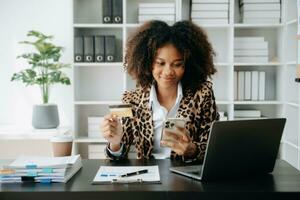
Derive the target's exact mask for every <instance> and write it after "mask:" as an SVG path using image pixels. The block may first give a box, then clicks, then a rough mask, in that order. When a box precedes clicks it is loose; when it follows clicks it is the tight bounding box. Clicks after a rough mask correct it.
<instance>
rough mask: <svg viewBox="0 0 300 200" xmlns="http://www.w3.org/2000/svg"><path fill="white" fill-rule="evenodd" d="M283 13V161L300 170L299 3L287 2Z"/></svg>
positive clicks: (294, 1)
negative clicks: (297, 70) (285, 120)
mask: <svg viewBox="0 0 300 200" xmlns="http://www.w3.org/2000/svg"><path fill="white" fill-rule="evenodd" d="M283 13H284V16H285V23H284V27H283V32H284V39H283V45H284V49H286V51H285V52H284V58H285V60H284V61H285V62H284V63H285V65H284V75H283V76H284V81H283V84H282V86H283V88H284V94H283V95H284V97H285V98H284V99H285V104H284V116H285V117H286V118H287V123H286V127H285V131H284V137H283V139H282V144H283V151H282V152H283V153H282V157H283V159H285V160H287V161H288V162H289V163H290V164H292V165H293V166H294V167H296V168H298V169H299V170H300V125H299V122H300V96H299V95H300V87H299V86H300V85H299V83H297V82H295V77H296V65H297V63H299V58H297V53H298V51H299V47H298V41H297V29H298V17H297V1H296V0H293V1H287V0H286V1H285V4H284V8H283Z"/></svg>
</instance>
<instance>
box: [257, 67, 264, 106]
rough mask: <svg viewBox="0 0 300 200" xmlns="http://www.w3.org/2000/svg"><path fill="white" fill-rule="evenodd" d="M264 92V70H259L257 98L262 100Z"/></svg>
mask: <svg viewBox="0 0 300 200" xmlns="http://www.w3.org/2000/svg"><path fill="white" fill-rule="evenodd" d="M265 93H266V72H264V71H260V72H259V89H258V100H260V101H264V100H265Z"/></svg>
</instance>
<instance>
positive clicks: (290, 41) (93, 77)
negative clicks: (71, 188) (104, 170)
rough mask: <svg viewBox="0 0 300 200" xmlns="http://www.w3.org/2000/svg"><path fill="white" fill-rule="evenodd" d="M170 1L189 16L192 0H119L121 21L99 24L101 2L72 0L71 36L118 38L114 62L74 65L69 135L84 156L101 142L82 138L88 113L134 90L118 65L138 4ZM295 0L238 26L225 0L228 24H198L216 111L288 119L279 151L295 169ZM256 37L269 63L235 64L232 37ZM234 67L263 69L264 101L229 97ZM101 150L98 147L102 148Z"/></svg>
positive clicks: (299, 151) (180, 16)
mask: <svg viewBox="0 0 300 200" xmlns="http://www.w3.org/2000/svg"><path fill="white" fill-rule="evenodd" d="M140 2H174V3H175V5H176V20H177V21H179V20H189V19H190V3H191V0H151V1H150V0H123V23H122V24H103V23H102V0H73V4H74V5H73V7H74V9H73V11H74V13H73V14H74V23H73V30H74V31H73V33H74V36H76V35H81V34H89V35H93V34H102V35H105V34H108V35H111V34H113V35H115V36H116V38H117V49H118V50H119V52H117V54H118V57H117V62H115V63H74V64H73V66H74V67H73V72H74V73H73V75H74V76H73V78H74V80H73V82H74V101H73V104H74V127H73V128H74V136H75V138H76V139H75V148H76V152H79V153H81V154H82V155H83V157H87V149H88V148H87V146H88V144H92V143H97V144H102V145H103V147H104V143H105V141H103V140H100V139H92V138H88V137H87V117H88V116H95V115H96V116H103V115H105V114H107V113H108V110H107V104H111V103H120V100H121V95H122V93H123V92H124V91H125V90H132V89H134V88H135V83H134V81H132V80H131V78H130V77H129V76H128V75H126V73H125V72H124V71H123V67H122V58H123V54H124V52H123V50H124V49H125V43H126V38H127V37H128V35H129V34H130V33H131V32H133V31H134V30H135V29H136V28H137V27H138V26H139V24H138V23H137V22H138V20H137V19H138V14H137V13H138V12H137V11H138V3H140ZM296 4H297V1H296V0H282V1H281V5H282V9H281V10H282V17H281V19H282V23H278V24H242V23H240V14H239V8H238V5H239V4H238V0H229V9H230V11H229V24H222V25H210V24H203V25H201V26H202V27H203V28H204V29H205V30H206V31H207V34H208V36H209V39H210V41H211V43H212V45H213V47H214V50H215V52H216V58H215V65H216V67H217V70H218V72H217V73H216V74H215V75H214V76H213V82H214V92H215V96H216V100H217V105H218V109H219V111H224V112H225V113H226V114H227V116H228V119H229V120H232V119H233V118H234V117H233V116H234V110H235V109H259V110H261V112H262V114H263V115H264V116H266V117H283V116H285V117H287V118H288V122H287V124H286V128H285V132H284V138H283V140H282V141H283V143H282V144H283V148H282V152H281V155H282V157H283V158H285V159H286V160H287V161H289V162H290V163H292V164H293V165H294V166H295V167H297V168H298V169H300V147H299V144H300V136H299V135H300V132H299V131H300V130H299V129H300V128H299V125H298V123H299V119H300V116H299V115H300V114H299V113H300V112H299V109H300V103H299V100H300V97H299V94H300V91H299V84H298V83H296V82H295V81H294V77H295V69H296V63H297V40H296V35H297V22H298V21H297V10H296ZM236 36H248V37H249V36H258V37H259V36H261V37H264V38H265V40H266V41H268V43H269V60H270V62H268V63H235V62H234V59H233V57H234V56H233V54H234V53H233V49H234V46H233V44H234V42H233V41H234V37H236ZM234 70H262V71H265V72H266V100H265V101H235V100H234V81H233V75H234ZM101 148H102V147H101Z"/></svg>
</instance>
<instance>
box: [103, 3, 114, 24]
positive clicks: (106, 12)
mask: <svg viewBox="0 0 300 200" xmlns="http://www.w3.org/2000/svg"><path fill="white" fill-rule="evenodd" d="M102 13H103V23H105V24H107V23H112V0H102Z"/></svg>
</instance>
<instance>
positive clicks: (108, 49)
mask: <svg viewBox="0 0 300 200" xmlns="http://www.w3.org/2000/svg"><path fill="white" fill-rule="evenodd" d="M115 60H116V37H115V36H114V35H106V36H105V62H114V61H115Z"/></svg>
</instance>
